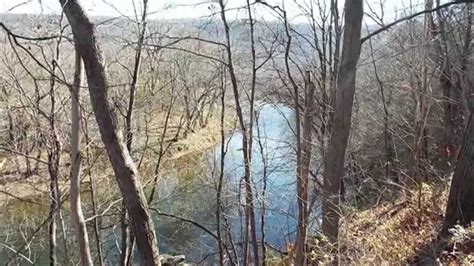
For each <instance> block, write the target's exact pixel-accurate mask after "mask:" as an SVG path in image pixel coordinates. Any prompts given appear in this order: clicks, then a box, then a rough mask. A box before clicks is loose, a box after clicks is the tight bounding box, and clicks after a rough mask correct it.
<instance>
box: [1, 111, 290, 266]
mask: <svg viewBox="0 0 474 266" xmlns="http://www.w3.org/2000/svg"><path fill="white" fill-rule="evenodd" d="M257 111H258V112H257V113H258V114H259V115H258V119H257V121H256V122H257V123H256V125H255V127H254V141H253V159H252V176H253V182H254V186H255V191H254V197H255V205H256V219H257V228H259V230H257V232H258V235H259V239H261V230H260V229H261V218H262V213H263V211H264V221H265V226H264V232H265V241H266V242H268V243H269V244H270V245H271V246H272V247H274V248H277V249H284V248H285V243H287V242H288V241H293V240H294V235H295V230H296V217H297V208H296V197H295V189H296V185H295V152H294V149H293V147H294V145H293V144H294V143H293V142H294V133H293V126H294V114H293V111H292V109H291V108H288V107H286V106H283V105H279V104H276V105H273V104H263V105H261V106H260V107H259V108H258V109H257ZM226 143H227V153H226V155H225V170H224V180H225V181H224V183H225V185H224V191H225V193H224V197H223V202H224V213H225V217H226V220H227V221H228V223H229V225H230V226H229V227H230V228H231V233H232V238H233V240H234V242H235V243H237V244H236V245H237V248H239V247H240V245H239V244H238V243H241V241H242V239H241V236H242V230H243V229H242V224H243V218H242V216H243V208H242V204H243V202H244V201H243V190H242V183H241V181H242V177H243V172H244V168H243V159H242V158H243V157H242V151H241V147H242V135H241V133H240V132H236V133H233V134H232V135H231V136H229V137H228V138H227V140H226ZM220 156H221V155H220V145H217V146H216V147H215V148H214V149H211V150H210V151H208V153H207V154H204V155H201V156H197V157H196V158H194V159H195V160H194V161H192V160H191V161H189V160H188V161H186V162H176V165H174V168H176V171H175V172H172V173H167V174H166V176H163V177H162V178H161V179H160V182H159V184H158V190H157V200H156V201H155V203H154V205H153V206H152V207H154V208H156V209H159V210H160V211H161V212H163V213H167V214H172V215H175V216H179V217H181V218H185V219H188V220H192V221H194V222H195V223H199V224H200V225H201V226H203V227H205V228H207V229H208V230H209V231H211V232H212V233H214V234H215V233H216V228H217V227H216V218H215V217H216V186H217V185H216V182H217V181H216V180H217V179H218V176H219V171H220V169H219V161H220ZM265 184H266V193H265V196H263V188H264V185H265ZM25 206H26V205H25V204H23V203H21V204H19V205H18V206H11V208H25ZM65 207H67V205H65ZM44 208H45V209H44V210H37V211H36V212H34V213H32V214H29V215H28V216H30V219H36V223H38V221H41V220H42V219H44V217H46V214H47V205H45V207H44ZM264 209H265V210H264ZM64 213H65V214H64V216H65V219H66V224H70V222H69V221H68V215H67V214H68V212H67V208H66V211H65V212H64ZM152 214H153V218H154V222H155V227H156V232H157V235H158V240H159V246H160V252H162V253H167V254H175V255H177V254H184V255H186V257H187V259H188V260H189V261H192V262H195V263H200V264H205V265H212V264H214V262H215V261H216V259H217V253H216V251H217V247H216V241H215V239H214V238H213V237H212V236H210V235H209V234H208V233H206V232H205V231H204V230H202V229H200V228H198V227H196V226H195V225H193V224H191V223H189V222H187V221H183V220H180V219H176V218H169V217H164V216H162V215H158V214H156V213H155V212H152ZM35 215H37V216H38V217H34V216H35ZM31 216H33V217H31ZM2 219H7V218H6V217H2ZM10 222H12V221H11V220H10V221H6V223H4V224H3V225H1V226H0V229H2V232H0V236H2V237H3V239H2V241H3V243H5V242H6V240H8V241H11V239H16V240H15V241H13V242H14V243H22V242H24V241H23V237H22V236H21V234H19V230H8V235H7V234H6V232H7V229H8V228H7V227H5V226H6V224H7V223H10ZM114 223H115V224H116V225H115V226H111V227H109V228H108V229H105V230H103V233H104V236H105V237H104V252H105V256H106V259H107V262H108V263H107V264H110V265H115V264H116V262H117V260H118V258H119V254H120V251H119V246H120V226H119V223H118V221H115V222H112V225H113V224H114ZM32 224H35V223H32ZM24 230H25V231H27V232H31V230H32V229H31V228H29V229H24ZM66 231H67V232H68V235H71V234H73V231H72V228H66ZM15 232H16V233H15ZM17 234H18V235H17ZM89 235H90V238H92V231H90V234H89ZM58 237H59V236H58ZM38 238H44V240H43V241H40V242H41V243H40V244H37V245H34V246H33V247H32V248H31V249H30V250H28V252H31V253H34V254H35V256H34V257H35V261H36V263H35V264H36V265H45V264H48V263H47V262H48V256H47V254H48V246H47V232H46V230H44V232H42V233H41V234H40V235H38V237H37V238H36V239H38ZM68 240H69V241H70V242H69V243H68V246H71V247H75V243H74V241H73V240H71V239H68ZM91 241H92V240H91ZM58 244H59V245H61V244H62V242H61V240H60V239H58ZM9 256H11V251H8V250H6V249H5V248H2V247H0V264H5V263H6V262H8V257H9ZM58 257H59V258H58V259H59V261H61V260H64V261H68V258H67V257H66V256H65V254H64V253H63V252H61V250H60V254H59V256H58ZM135 257H137V256H135ZM137 263H138V261H137ZM24 265H29V264H28V263H26V264H24Z"/></svg>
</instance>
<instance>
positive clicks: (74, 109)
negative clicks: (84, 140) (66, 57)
mask: <svg viewBox="0 0 474 266" xmlns="http://www.w3.org/2000/svg"><path fill="white" fill-rule="evenodd" d="M74 43H77V40H76V41H75V42H74ZM75 60H76V62H75V66H74V67H75V69H74V81H73V85H72V90H71V96H72V97H71V219H72V221H73V224H74V227H75V229H76V238H77V242H78V244H79V252H80V257H81V261H82V265H84V266H85V265H92V257H91V253H90V249H89V237H88V236H87V227H86V222H85V220H84V214H83V213H82V206H81V179H80V176H81V159H82V157H81V154H80V145H81V134H80V131H81V109H80V108H81V107H80V106H79V100H80V95H81V85H82V81H83V76H84V73H83V68H82V59H81V55H80V54H79V52H78V49H77V47H76V57H75Z"/></svg>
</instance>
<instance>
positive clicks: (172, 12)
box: [0, 0, 423, 22]
mask: <svg viewBox="0 0 474 266" xmlns="http://www.w3.org/2000/svg"><path fill="white" fill-rule="evenodd" d="M295 1H296V2H298V3H299V4H304V3H308V2H309V1H310V0H267V2H268V3H270V4H278V5H280V6H282V5H284V6H285V9H286V10H287V12H288V14H289V17H290V18H291V19H293V20H302V19H303V18H302V16H301V10H300V9H299V8H298V5H297V4H295ZM320 1H321V2H325V0H320ZM381 1H383V2H384V6H385V8H384V10H385V12H384V13H385V21H386V22H389V21H390V20H393V19H394V18H395V17H397V16H400V14H401V12H403V10H406V9H407V8H408V7H409V6H410V3H412V4H413V5H414V6H415V7H416V9H417V10H419V9H421V8H423V6H422V5H420V3H422V2H423V1H422V0H381ZM79 2H80V3H81V4H82V5H83V7H84V8H85V9H86V10H87V12H88V14H89V15H92V16H111V17H115V16H120V15H126V16H132V17H133V16H134V13H135V12H134V10H137V11H138V12H139V11H140V10H141V3H142V0H79ZM148 2H149V12H150V13H151V14H150V18H161V19H174V18H199V17H205V16H209V15H210V14H211V13H212V12H213V11H212V10H213V9H212V6H213V5H214V6H215V7H217V6H216V4H215V2H216V0H149V1H148ZM212 2H214V4H213V3H212ZM227 2H228V3H227V7H228V8H230V9H232V8H236V7H242V6H245V3H246V0H227ZM251 2H253V0H252V1H251ZM339 2H340V4H341V7H342V5H343V2H344V1H343V0H339ZM365 2H366V7H365V11H366V12H368V11H369V6H370V7H372V9H373V10H375V11H376V12H377V13H378V14H380V5H379V2H380V0H366V1H365ZM0 3H1V4H0V13H35V14H41V13H43V14H50V13H59V12H60V5H59V0H0ZM134 6H135V8H134ZM239 13H240V16H243V15H244V14H245V13H244V11H240V12H237V11H236V12H233V13H232V14H231V15H230V16H232V15H233V16H235V17H238V16H239ZM257 13H258V15H259V16H260V17H262V18H265V19H271V18H272V17H273V16H272V14H271V13H270V12H268V11H265V10H264V8H263V7H261V10H258V11H257Z"/></svg>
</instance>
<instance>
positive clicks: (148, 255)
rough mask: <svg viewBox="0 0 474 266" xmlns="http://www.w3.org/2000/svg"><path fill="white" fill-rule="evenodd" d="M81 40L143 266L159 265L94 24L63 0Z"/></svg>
mask: <svg viewBox="0 0 474 266" xmlns="http://www.w3.org/2000/svg"><path fill="white" fill-rule="evenodd" d="M60 3H61V5H62V7H63V10H64V13H65V14H66V17H67V19H68V20H69V23H70V25H71V29H72V31H73V34H74V36H75V38H76V40H78V43H77V47H78V50H79V53H80V54H81V57H82V59H83V61H84V65H85V69H86V74H87V81H88V83H89V92H90V96H91V102H92V107H93V110H94V113H95V116H96V120H97V124H98V125H99V131H100V134H101V137H102V141H103V142H104V145H105V148H106V150H107V154H108V156H109V160H110V162H111V164H112V167H113V169H114V172H115V176H116V178H117V182H118V185H119V188H120V191H121V193H122V197H123V199H124V202H125V206H126V208H127V211H128V213H129V215H130V219H131V224H132V232H133V234H134V236H135V237H136V241H137V246H138V252H139V254H140V260H141V264H142V265H159V264H160V261H159V253H158V244H157V239H156V235H155V230H154V227H153V221H152V219H151V216H150V213H149V210H148V204H147V202H146V199H145V195H144V193H143V189H142V185H141V183H140V179H139V177H138V171H137V169H136V167H135V164H134V162H133V160H132V158H131V157H130V154H129V151H128V150H127V149H126V147H125V145H124V143H123V140H122V137H121V134H120V131H119V129H118V125H117V118H116V115H115V113H114V110H113V107H112V105H111V104H110V102H109V98H108V97H109V96H108V80H107V75H106V71H105V67H104V62H103V58H102V54H101V50H100V48H99V45H98V42H97V37H96V32H95V28H94V25H93V24H92V23H91V22H90V20H89V18H88V17H87V15H86V14H85V12H84V9H83V8H82V7H81V6H80V5H79V3H78V2H77V1H71V0H69V1H66V0H61V1H60Z"/></svg>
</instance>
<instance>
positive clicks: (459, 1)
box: [360, 0, 474, 44]
mask: <svg viewBox="0 0 474 266" xmlns="http://www.w3.org/2000/svg"><path fill="white" fill-rule="evenodd" d="M464 3H474V0H456V1H453V2H449V3H446V4H442V5H439V6H437V7H436V8H433V9H426V10H423V11H420V12H417V13H414V14H412V15H409V16H406V17H403V18H401V19H398V20H395V21H394V22H392V23H390V24H387V25H386V26H384V27H381V28H379V29H377V30H375V31H373V32H371V33H369V34H368V35H367V36H365V37H363V38H362V39H361V40H360V41H361V43H362V44H363V43H364V42H365V41H367V40H368V39H370V38H372V37H374V36H375V35H378V34H380V33H382V32H384V31H386V30H389V29H390V28H392V27H393V26H396V25H398V24H400V23H402V22H404V21H407V20H410V19H413V18H416V17H418V16H420V15H424V14H427V13H433V12H436V11H439V10H441V9H445V8H448V7H450V6H453V5H457V4H464Z"/></svg>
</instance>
